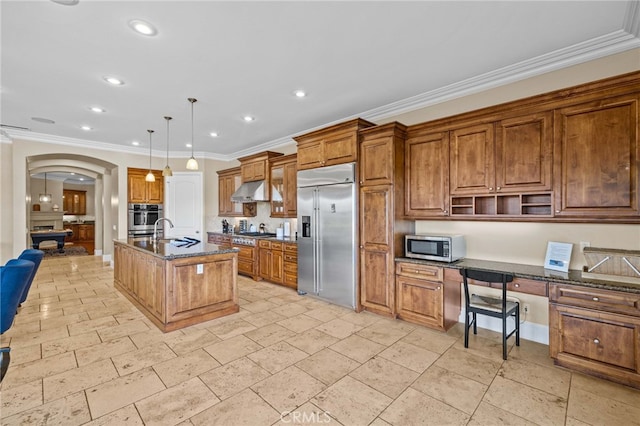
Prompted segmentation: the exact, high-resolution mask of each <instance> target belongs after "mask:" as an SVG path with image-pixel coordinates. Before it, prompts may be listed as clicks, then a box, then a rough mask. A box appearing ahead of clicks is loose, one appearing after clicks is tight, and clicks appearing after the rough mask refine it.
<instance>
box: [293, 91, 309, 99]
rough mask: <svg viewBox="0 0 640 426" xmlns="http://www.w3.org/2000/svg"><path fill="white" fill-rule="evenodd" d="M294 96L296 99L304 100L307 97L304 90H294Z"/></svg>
mask: <svg viewBox="0 0 640 426" xmlns="http://www.w3.org/2000/svg"><path fill="white" fill-rule="evenodd" d="M293 94H294V95H296V98H304V97H305V96H307V92H305V91H304V90H296V91H295V92H293Z"/></svg>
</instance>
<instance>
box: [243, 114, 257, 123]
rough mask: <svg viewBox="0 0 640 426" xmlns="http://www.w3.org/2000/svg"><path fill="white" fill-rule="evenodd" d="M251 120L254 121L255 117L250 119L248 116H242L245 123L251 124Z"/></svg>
mask: <svg viewBox="0 0 640 426" xmlns="http://www.w3.org/2000/svg"><path fill="white" fill-rule="evenodd" d="M253 120H255V117H252V116H250V115H245V116H244V121H246V122H247V123H249V122H251V121H253Z"/></svg>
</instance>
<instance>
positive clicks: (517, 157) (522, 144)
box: [496, 111, 553, 192]
mask: <svg viewBox="0 0 640 426" xmlns="http://www.w3.org/2000/svg"><path fill="white" fill-rule="evenodd" d="M552 121H553V113H552V112H551V111H549V112H544V113H540V114H531V115H528V116H523V117H518V118H511V119H507V120H502V121H500V122H498V124H497V130H496V191H499V192H521V191H549V190H551V168H552V147H553V146H552V145H553V125H552Z"/></svg>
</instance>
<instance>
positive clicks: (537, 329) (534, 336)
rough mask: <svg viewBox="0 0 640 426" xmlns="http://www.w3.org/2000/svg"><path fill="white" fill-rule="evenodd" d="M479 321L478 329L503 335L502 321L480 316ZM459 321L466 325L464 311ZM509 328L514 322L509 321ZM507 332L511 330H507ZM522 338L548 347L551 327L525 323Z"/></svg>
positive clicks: (522, 327) (521, 330)
mask: <svg viewBox="0 0 640 426" xmlns="http://www.w3.org/2000/svg"><path fill="white" fill-rule="evenodd" d="M477 319H478V327H480V328H484V329H487V330H491V331H496V332H498V333H502V321H501V320H500V319H498V318H493V317H488V316H485V315H478V316H477ZM458 321H459V322H461V323H462V324H464V309H463V311H462V312H461V313H460V317H459V318H458ZM507 327H513V321H511V320H509V322H508V323H507ZM507 330H511V328H507ZM472 332H473V331H472ZM520 337H522V338H523V339H526V340H531V341H533V342H537V343H542V344H543V345H548V344H549V326H548V325H543V324H536V323H533V322H526V321H525V322H523V323H521V324H520Z"/></svg>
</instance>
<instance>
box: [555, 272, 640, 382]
mask: <svg viewBox="0 0 640 426" xmlns="http://www.w3.org/2000/svg"><path fill="white" fill-rule="evenodd" d="M549 301H550V305H549V352H550V355H551V358H553V359H554V362H555V364H556V365H560V366H563V367H567V368H571V369H575V370H578V371H582V372H584V373H587V374H591V375H594V376H597V377H602V378H605V379H609V380H612V381H615V382H618V383H622V384H624V385H627V386H633V387H636V388H640V295H638V294H633V293H623V292H618V291H612V290H601V289H592V288H587V287H580V286H572V285H565V284H555V283H551V284H550V286H549Z"/></svg>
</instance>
